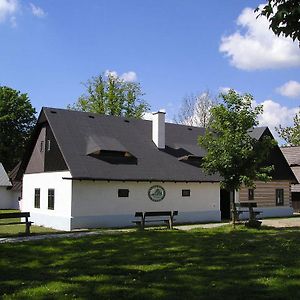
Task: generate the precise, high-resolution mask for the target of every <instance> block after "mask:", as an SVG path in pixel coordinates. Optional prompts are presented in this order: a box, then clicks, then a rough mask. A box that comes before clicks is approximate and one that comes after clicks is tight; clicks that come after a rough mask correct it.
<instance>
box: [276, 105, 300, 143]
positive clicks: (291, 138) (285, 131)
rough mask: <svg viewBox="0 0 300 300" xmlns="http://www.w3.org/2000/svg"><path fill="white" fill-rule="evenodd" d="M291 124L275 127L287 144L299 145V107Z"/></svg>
mask: <svg viewBox="0 0 300 300" xmlns="http://www.w3.org/2000/svg"><path fill="white" fill-rule="evenodd" d="M293 121H294V124H293V126H287V127H282V126H281V125H279V127H276V128H275V129H276V131H277V133H278V134H279V136H280V137H281V138H282V139H283V140H284V141H285V142H286V145H288V146H300V109H299V112H298V113H296V115H295V116H294V118H293Z"/></svg>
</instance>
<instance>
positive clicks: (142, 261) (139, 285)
mask: <svg viewBox="0 0 300 300" xmlns="http://www.w3.org/2000/svg"><path fill="white" fill-rule="evenodd" d="M0 257H1V260H0V270H1V272H0V294H1V295H2V298H3V299H29V298H33V299H70V298H76V299H172V300H174V299H189V300H192V299H300V232H299V229H288V230H274V229H267V228H263V229H261V230H254V229H251V230H249V229H245V228H244V227H243V226H239V227H238V228H237V229H236V230H233V229H232V228H231V227H230V226H225V227H223V228H216V229H206V230H205V229H201V230H194V231H189V232H184V231H179V230H177V231H176V230H174V231H167V230H157V231H155V230H147V231H145V232H130V233H121V234H104V235H97V236H89V237H84V238H78V239H56V240H43V241H36V242H26V243H18V244H1V245H0Z"/></svg>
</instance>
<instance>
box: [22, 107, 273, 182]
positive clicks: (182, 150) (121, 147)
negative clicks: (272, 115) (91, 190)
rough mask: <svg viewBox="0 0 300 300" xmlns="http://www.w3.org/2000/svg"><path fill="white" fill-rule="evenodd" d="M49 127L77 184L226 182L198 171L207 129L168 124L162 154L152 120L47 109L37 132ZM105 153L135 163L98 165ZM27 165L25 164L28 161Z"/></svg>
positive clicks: (257, 131) (256, 132)
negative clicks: (124, 156)
mask: <svg viewBox="0 0 300 300" xmlns="http://www.w3.org/2000/svg"><path fill="white" fill-rule="evenodd" d="M44 122H48V123H49V126H50V128H51V130H52V132H53V134H54V136H55V139H56V141H57V143H58V146H59V149H60V151H61V153H62V155H63V157H64V160H65V162H66V165H67V166H68V169H69V171H70V172H71V175H72V178H74V179H93V180H138V181H143V180H145V181H190V182H193V181H194V182H215V181H220V180H221V178H220V176H219V175H217V174H214V175H208V174H206V173H205V172H204V171H203V170H202V169H201V168H199V167H198V166H199V163H198V162H200V160H201V157H203V156H205V153H206V152H205V150H204V149H202V148H200V147H199V146H198V137H199V135H203V134H204V133H205V129H204V128H200V127H192V126H186V125H178V124H173V123H166V149H164V150H159V149H158V148H157V147H156V145H155V144H154V143H153V141H152V122H151V121H147V120H140V119H126V118H123V117H115V116H107V115H100V114H92V113H86V112H78V111H71V110H65V109H56V108H43V109H42V112H41V114H40V116H39V119H38V126H39V124H42V123H44ZM38 126H37V127H38ZM266 129H267V127H258V128H254V129H252V130H250V131H249V134H250V135H251V136H252V137H254V138H256V139H260V137H261V136H262V135H263V134H265V133H266V132H267V131H268V130H266ZM102 150H104V151H109V150H111V151H119V152H124V153H125V152H126V153H128V156H130V157H131V158H134V159H131V160H130V163H121V162H120V161H116V162H111V161H109V160H105V159H99V158H97V155H94V154H95V153H99V151H102ZM28 155H31V152H30V151H29V152H28ZM28 159H29V158H28ZM23 163H24V164H26V160H25V161H24V162H23ZM22 169H24V166H23V168H22Z"/></svg>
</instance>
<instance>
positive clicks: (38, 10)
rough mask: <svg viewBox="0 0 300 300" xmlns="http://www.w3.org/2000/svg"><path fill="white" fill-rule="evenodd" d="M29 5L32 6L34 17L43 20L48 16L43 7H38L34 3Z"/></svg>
mask: <svg viewBox="0 0 300 300" xmlns="http://www.w3.org/2000/svg"><path fill="white" fill-rule="evenodd" d="M29 5H30V8H31V12H32V14H33V15H34V16H36V17H38V18H43V17H45V16H46V13H45V11H44V10H43V9H42V8H41V7H39V6H36V5H34V4H33V3H29Z"/></svg>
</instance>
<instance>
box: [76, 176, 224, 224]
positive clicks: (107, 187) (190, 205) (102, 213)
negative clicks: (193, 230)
mask: <svg viewBox="0 0 300 300" xmlns="http://www.w3.org/2000/svg"><path fill="white" fill-rule="evenodd" d="M153 185H160V186H162V187H163V188H164V189H165V191H166V195H165V198H164V199H163V200H162V201H159V202H154V201H152V200H150V198H149V197H148V190H149V188H150V187H151V186H153ZM118 189H129V197H120V198H119V197H118ZM183 189H190V197H183V196H182V190H183ZM162 210H178V216H177V217H176V221H177V222H181V223H183V222H205V221H220V220H221V215H220V185H219V183H179V182H177V183H174V182H164V183H162V182H152V183H150V182H129V181H127V182H120V181H113V182H105V181H102V182H99V181H98V182H97V181H95V182H93V181H74V182H73V197H72V228H82V227H95V226H97V227H99V226H100V227H101V226H103V227H116V226H120V227H121V226H131V225H133V224H132V220H133V219H134V218H133V216H134V214H135V212H136V211H162Z"/></svg>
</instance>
